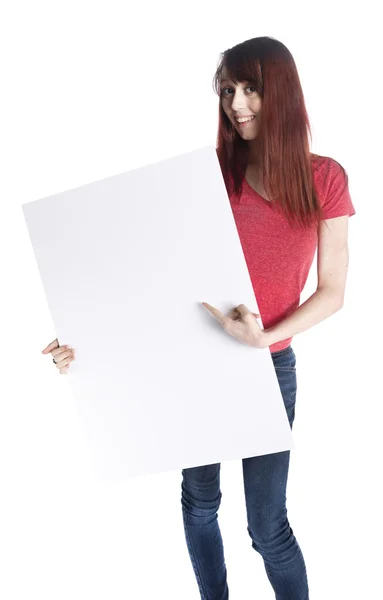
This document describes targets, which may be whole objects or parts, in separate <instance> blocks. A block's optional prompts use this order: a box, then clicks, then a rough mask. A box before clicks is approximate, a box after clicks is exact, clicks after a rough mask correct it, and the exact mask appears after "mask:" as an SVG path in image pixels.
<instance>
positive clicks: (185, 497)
mask: <svg viewBox="0 0 383 600" xmlns="http://www.w3.org/2000/svg"><path fill="white" fill-rule="evenodd" d="M214 84H215V89H216V92H217V93H218V95H219V97H220V103H219V128H218V143H217V154H218V158H219V161H220V164H221V168H222V173H223V177H224V179H225V183H226V187H227V190H228V194H229V198H230V202H231V206H232V210H233V214H234V218H235V222H236V225H237V229H238V233H239V236H240V240H241V243H242V247H243V251H244V255H245V258H246V262H247V266H248V269H249V273H250V277H251V280H252V284H253V287H254V292H255V296H256V299H257V303H258V306H259V309H260V312H261V315H262V321H263V327H264V329H261V327H260V326H259V325H258V322H257V319H256V317H258V316H259V315H253V314H252V313H251V312H250V311H249V310H248V308H247V307H246V306H244V305H241V306H238V307H237V308H235V309H234V310H233V311H232V312H231V313H230V314H229V315H228V316H225V315H223V314H222V313H221V312H220V311H219V310H218V309H216V308H214V307H212V306H210V305H209V304H207V303H204V306H205V307H206V308H207V310H209V311H210V312H211V313H212V315H213V316H214V317H216V318H217V319H218V320H219V322H220V323H221V324H222V326H223V327H224V329H225V330H226V331H227V333H228V334H230V335H232V336H234V337H236V338H237V339H239V340H241V341H242V342H244V343H246V344H248V345H250V346H252V347H254V348H269V349H270V351H271V356H272V360H273V363H274V367H275V370H276V374H277V377H278V381H279V385H280V389H281V392H282V396H283V399H284V403H285V408H286V412H287V415H288V418H289V422H290V427H292V425H293V421H294V409H295V399H296V390H297V381H296V359H295V354H294V351H293V349H292V347H291V340H292V338H293V336H294V335H296V334H298V333H301V332H303V331H305V330H307V329H309V328H310V327H312V326H313V325H316V324H317V323H319V322H320V321H323V320H324V319H325V318H327V317H329V316H330V315H332V314H333V313H335V312H337V311H338V310H339V309H340V308H341V307H342V305H343V299H344V292H345V284H346V276H347V266H348V244H347V235H348V217H349V216H351V215H353V214H355V210H354V207H353V205H352V201H351V198H350V195H349V191H348V180H347V174H346V172H345V171H344V169H343V168H342V167H341V166H340V165H339V163H337V162H336V161H335V160H333V159H331V158H328V157H323V156H319V155H315V154H313V153H311V152H310V148H309V136H310V135H311V133H310V125H309V120H308V116H307V112H306V108H305V103H304V97H303V93H302V89H301V85H300V81H299V76H298V73H297V69H296V65H295V62H294V59H293V57H292V55H291V53H290V52H289V50H288V49H287V48H286V46H284V45H283V44H282V43H281V42H279V41H277V40H275V39H273V38H269V37H258V38H254V39H251V40H248V41H245V42H243V43H241V44H238V45H237V46H234V47H233V48H231V49H229V50H227V51H226V52H224V53H223V54H222V55H221V60H220V63H219V65H218V68H217V71H216V74H215V77H214ZM316 249H317V250H318V267H317V269H318V285H317V289H316V291H315V293H314V294H313V295H312V296H311V297H310V298H309V299H308V300H307V301H306V302H304V303H303V304H302V305H301V306H299V302H300V294H301V291H302V290H303V287H304V285H305V283H306V280H307V276H308V272H309V269H310V267H311V265H312V262H313V258H314V254H315V251H316ZM49 352H50V353H51V354H52V356H53V360H54V362H55V363H56V367H57V368H58V369H59V370H60V373H62V374H64V373H67V372H68V369H69V366H70V363H71V361H72V360H74V352H73V351H72V349H71V348H69V347H67V346H63V347H60V346H59V345H58V341H57V339H56V340H55V341H53V342H52V343H51V344H49V345H48V346H47V348H45V350H43V353H44V354H47V353H49ZM289 459H290V452H288V451H286V452H277V453H274V454H269V455H264V456H256V457H253V458H246V459H243V461H242V462H243V477H244V490H245V499H246V509H247V519H248V533H249V535H250V538H251V540H252V546H253V548H254V549H255V550H256V551H257V552H259V553H260V554H261V556H262V558H263V560H264V565H265V569H266V573H267V576H268V578H269V580H270V583H271V585H272V587H273V589H274V592H275V596H276V598H277V599H278V600H292V599H293V600H308V598H309V595H308V594H309V592H308V583H307V574H306V568H305V562H304V559H303V555H302V552H301V549H300V547H299V545H298V542H297V540H296V538H295V536H294V534H293V530H292V529H291V527H290V524H289V521H288V519H287V509H286V484H287V476H288V469H289ZM182 476H183V481H182V512H183V519H184V527H185V536H186V542H187V547H188V550H189V554H190V559H191V563H192V566H193V569H194V572H195V576H196V580H197V583H198V586H199V590H200V595H201V598H202V599H203V600H226V599H227V598H228V597H229V590H228V584H227V573H226V565H225V559H224V550H223V543H222V537H221V533H220V529H219V525H218V517H217V512H218V508H219V506H220V502H221V497H222V493H221V490H220V464H219V463H218V464H212V465H206V466H202V467H196V468H189V469H184V470H183V471H182Z"/></svg>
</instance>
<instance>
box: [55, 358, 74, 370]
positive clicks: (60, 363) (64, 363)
mask: <svg viewBox="0 0 383 600" xmlns="http://www.w3.org/2000/svg"><path fill="white" fill-rule="evenodd" d="M55 360H56V359H55ZM72 360H75V358H74V356H72V355H69V356H65V357H60V360H57V361H56V367H57V369H62V368H63V367H68V366H69V365H70V363H71V362H72Z"/></svg>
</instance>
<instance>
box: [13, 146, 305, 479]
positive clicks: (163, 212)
mask: <svg viewBox="0 0 383 600" xmlns="http://www.w3.org/2000/svg"><path fill="white" fill-rule="evenodd" d="M23 211H24V216H25V220H26V223H27V228H28V231H29V235H30V239H31V242H32V247H33V251H34V253H35V257H36V261H37V265H38V268H39V272H40V276H41V279H42V283H43V286H44V290H45V294H46V297H47V302H48V306H49V309H50V311H51V315H52V319H53V322H54V324H55V327H56V332H57V337H58V339H59V343H60V344H61V345H64V344H69V345H70V346H72V347H74V348H75V350H76V360H75V361H74V362H73V363H72V365H71V367H70V369H69V373H68V375H67V377H68V381H69V382H70V385H71V388H72V390H73V394H74V399H75V402H76V406H77V408H78V411H79V416H80V422H81V425H82V427H83V431H84V435H85V439H86V441H87V444H88V447H89V450H90V455H91V457H92V464H93V466H94V468H95V473H96V474H97V475H98V476H100V477H101V478H103V479H105V480H121V479H124V478H127V477H134V476H139V475H147V474H151V473H153V474H154V473H159V472H165V471H171V470H180V469H182V468H187V467H193V466H199V465H204V464H212V463H215V462H222V461H225V460H235V459H240V458H245V457H249V456H256V455H261V454H269V453H273V452H279V451H283V450H289V449H291V448H293V447H294V444H293V440H292V434H291V430H290V426H289V423H288V419H287V415H286V411H285V408H284V404H283V399H282V395H281V392H280V389H279V384H278V380H277V377H276V374H275V370H274V366H273V363H272V358H271V355H270V351H269V349H265V350H258V349H254V348H250V347H248V346H246V345H244V344H241V343H240V342H238V341H237V340H235V339H234V338H232V337H230V336H228V335H227V334H226V333H225V332H224V331H223V330H222V328H221V327H220V325H219V324H218V323H217V322H216V321H215V320H214V319H213V317H212V316H211V315H210V314H209V313H207V311H206V310H205V309H204V308H203V307H202V306H201V302H203V301H206V302H209V303H210V304H212V305H214V306H216V307H217V308H219V309H220V310H223V311H226V310H229V309H231V308H233V307H234V306H237V305H239V304H241V303H244V304H246V305H247V306H248V307H249V308H250V310H252V311H253V312H257V311H258V307H257V304H256V300H255V297H254V292H253V289H252V285H251V281H250V277H249V274H248V270H247V267H246V263H245V259H244V255H243V251H242V247H241V243H240V240H239V236H238V233H237V229H236V226H235V222H234V217H233V214H232V210H231V207H230V202H229V199H228V196H227V192H226V188H225V184H224V181H223V177H222V174H221V169H220V166H219V162H218V158H217V155H216V151H215V148H214V147H212V146H209V147H206V148H201V149H199V150H196V151H192V152H189V153H187V154H183V155H179V156H176V157H173V158H170V159H167V160H163V161H161V162H158V163H156V164H152V165H148V166H145V167H142V168H139V169H135V170H131V171H128V172H126V173H122V174H119V175H116V176H113V177H109V178H107V179H103V180H101V181H96V182H94V183H90V184H87V185H83V186H81V187H78V188H75V189H72V190H68V191H65V192H62V193H59V194H55V195H53V196H50V197H47V198H43V199H40V200H35V201H33V202H28V203H26V204H23ZM49 341H50V340H47V343H48V342H49ZM52 368H53V367H52Z"/></svg>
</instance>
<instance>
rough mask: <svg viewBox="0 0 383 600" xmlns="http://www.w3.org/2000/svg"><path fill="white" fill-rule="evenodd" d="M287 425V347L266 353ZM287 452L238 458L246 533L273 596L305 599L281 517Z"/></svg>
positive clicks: (292, 387) (290, 388) (291, 377)
mask: <svg viewBox="0 0 383 600" xmlns="http://www.w3.org/2000/svg"><path fill="white" fill-rule="evenodd" d="M272 357H273V362H274V367H275V370H276V373H277V376H278V381H279V385H280V388H281V392H282V396H283V400H284V403H285V408H286V412H287V415H288V418H289V422H290V427H292V425H293V421H294V408H295V398H296V389H297V385H296V372H295V355H294V352H293V350H292V348H291V347H289V349H286V351H281V353H280V354H279V353H276V354H275V355H272ZM289 461H290V452H289V451H285V452H277V453H275V454H267V455H264V456H256V457H253V458H246V459H243V461H242V464H243V479H244V487H245V497H246V509H247V520H248V532H249V535H250V537H251V539H252V546H253V548H254V550H256V551H257V552H259V553H260V554H261V556H262V558H263V561H264V565H265V569H266V573H267V576H268V578H269V581H270V583H271V585H272V586H273V589H274V592H275V597H276V599H277V600H308V598H309V595H308V593H309V592H308V583H307V574H306V567H305V562H304V559H303V555H302V552H301V549H300V547H299V545H298V542H297V540H296V538H295V536H294V534H293V530H292V529H291V527H290V524H289V521H288V518H287V509H286V486H287V476H288V470H289Z"/></svg>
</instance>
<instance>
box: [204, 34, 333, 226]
mask: <svg viewBox="0 0 383 600" xmlns="http://www.w3.org/2000/svg"><path fill="white" fill-rule="evenodd" d="M223 67H225V68H226V70H227V72H228V74H229V77H230V78H231V79H232V80H233V81H234V82H236V83H237V82H240V81H247V82H249V84H251V85H252V86H254V87H255V89H256V91H257V93H258V94H259V96H260V98H261V100H262V108H261V119H260V125H259V132H258V135H257V144H258V147H259V152H260V154H261V156H260V159H261V164H262V166H263V186H264V188H265V190H266V193H267V194H268V195H269V196H270V197H271V198H272V199H273V202H274V199H275V203H276V204H277V206H278V207H279V208H280V209H281V210H282V211H283V213H284V214H285V215H286V217H287V218H288V220H289V221H290V223H292V224H296V225H298V226H301V227H305V226H309V225H311V224H312V223H313V221H319V219H320V218H321V217H322V209H321V205H320V202H319V200H318V197H317V194H316V191H315V186H314V184H313V177H312V160H313V158H315V156H316V155H313V154H312V153H311V152H310V143H309V142H312V135H311V129H310V122H309V118H308V114H307V111H306V106H305V101H304V96H303V91H302V87H301V84H300V80H299V75H298V71H297V67H296V65H295V61H294V59H293V57H292V55H291V53H290V51H289V50H288V49H287V48H286V46H285V45H284V44H282V43H281V42H279V41H278V40H276V39H274V38H271V37H256V38H253V39H250V40H247V41H245V42H242V43H241V44H238V45H236V46H234V47H233V48H230V49H229V50H226V51H225V52H223V53H222V54H221V56H220V61H219V63H218V67H217V70H216V73H215V75H214V78H213V87H214V90H215V92H216V93H217V94H218V96H219V97H220V103H219V126H218V135H217V147H216V151H217V155H218V159H219V162H220V165H221V169H222V174H223V177H224V180H225V184H226V187H227V190H228V193H229V195H230V194H231V193H232V192H234V193H235V194H240V192H241V189H242V180H243V177H244V175H245V171H246V166H247V160H248V151H249V145H248V142H247V141H245V140H243V139H242V138H241V136H240V135H239V133H238V132H237V131H236V129H235V128H234V126H233V125H232V123H231V122H230V120H229V119H228V117H227V115H226V114H225V112H224V110H223V108H222V102H221V98H222V92H221V85H220V82H221V76H222V69H223Z"/></svg>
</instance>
